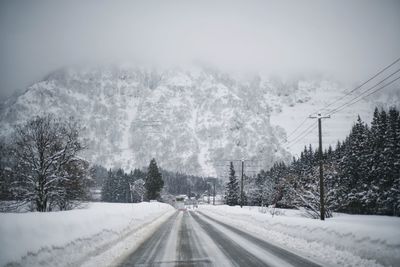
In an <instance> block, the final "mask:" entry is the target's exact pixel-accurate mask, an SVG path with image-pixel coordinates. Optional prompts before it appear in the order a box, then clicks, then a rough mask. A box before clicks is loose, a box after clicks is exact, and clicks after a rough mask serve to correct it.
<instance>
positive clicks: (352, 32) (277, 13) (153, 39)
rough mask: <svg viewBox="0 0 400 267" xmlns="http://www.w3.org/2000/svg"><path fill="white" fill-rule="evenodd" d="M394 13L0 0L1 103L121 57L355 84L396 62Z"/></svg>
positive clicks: (303, 4)
mask: <svg viewBox="0 0 400 267" xmlns="http://www.w3.org/2000/svg"><path fill="white" fill-rule="evenodd" d="M399 14H400V2H399V1H396V0H384V1H373V0H352V1H314V0H306V1H295V0H289V1H288V0H284V1H268V0H267V1H264V0H251V1H235V0H234V1H226V0H222V1H207V0H206V1H178V0H170V1H159V0H149V1H117V2H115V1H104V0H96V1H94V0H84V1H51V0H38V1H34V2H31V1H1V2H0V58H1V59H2V60H1V61H0V98H2V99H4V98H6V97H8V96H10V95H11V94H12V92H14V91H15V90H18V89H19V90H20V91H23V90H24V89H25V88H26V87H27V86H29V85H31V84H33V83H34V82H37V81H40V80H41V79H43V77H44V76H45V75H47V74H48V73H50V72H52V71H54V70H55V69H58V68H60V67H64V66H70V65H73V64H81V63H88V62H92V63H93V62H96V63H99V62H101V63H104V62H109V61H112V62H114V61H117V62H120V61H123V60H127V61H132V60H134V61H135V62H138V61H140V62H146V63H151V64H155V65H168V66H171V65H172V66H174V65H178V66H181V65H183V64H191V63H192V62H193V61H201V62H206V63H208V64H211V65H214V66H216V67H218V68H220V69H223V70H236V71H239V72H247V71H255V72H267V73H269V74H272V73H273V74H278V75H280V76H283V77H290V76H292V75H294V74H308V73H310V72H311V73H320V74H323V75H332V76H334V78H335V80H340V81H343V80H346V81H350V82H359V81H362V80H364V79H366V78H368V77H369V76H371V75H372V74H373V73H374V72H375V71H376V70H377V69H379V68H382V67H383V66H385V65H386V64H388V62H391V61H392V60H393V59H394V58H396V57H398V54H399V50H400V47H399V44H400V31H398V28H399V25H400V16H399Z"/></svg>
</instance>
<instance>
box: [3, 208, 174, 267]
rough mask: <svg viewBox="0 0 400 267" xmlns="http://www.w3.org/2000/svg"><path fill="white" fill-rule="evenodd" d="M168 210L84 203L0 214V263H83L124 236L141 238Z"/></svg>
mask: <svg viewBox="0 0 400 267" xmlns="http://www.w3.org/2000/svg"><path fill="white" fill-rule="evenodd" d="M174 210H175V209H174V208H173V207H171V206H170V205H167V204H163V203H138V204H120V203H90V204H88V208H87V209H80V210H71V211H62V212H48V213H39V212H31V213H20V214H17V213H0V222H1V223H0V266H3V265H6V264H8V263H16V265H18V266H20V265H22V266H68V265H69V266H71V265H72V266H78V265H83V264H84V263H85V262H86V261H88V260H89V259H92V258H94V257H97V256H98V255H99V254H101V253H103V252H105V251H107V250H109V249H111V248H112V247H113V246H114V245H115V244H117V243H118V242H121V241H123V240H124V239H125V238H126V237H127V236H134V240H133V242H135V241H136V243H140V242H142V241H143V240H144V239H145V235H146V232H148V231H145V229H146V228H148V227H150V228H151V227H156V226H157V224H158V225H159V224H160V223H161V222H162V221H164V220H165V219H166V218H167V217H168V216H169V215H171V214H172V213H173V212H174ZM145 226H147V227H145ZM130 242H132V238H131V239H130ZM134 245H135V243H133V244H132V243H131V246H134ZM118 256H120V255H117V254H114V255H112V256H111V257H108V258H106V259H104V258H103V260H105V261H110V262H112V261H113V260H114V259H113V257H118ZM103 263H104V264H107V262H104V261H103Z"/></svg>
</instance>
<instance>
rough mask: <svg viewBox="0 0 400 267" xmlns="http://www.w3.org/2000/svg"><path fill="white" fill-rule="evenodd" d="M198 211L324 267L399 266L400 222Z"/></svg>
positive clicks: (357, 217)
mask: <svg viewBox="0 0 400 267" xmlns="http://www.w3.org/2000/svg"><path fill="white" fill-rule="evenodd" d="M198 211H200V212H204V214H206V215H208V216H211V217H213V218H215V219H217V220H219V221H222V222H225V223H227V224H229V225H232V226H236V227H238V228H240V229H242V230H246V231H248V232H249V233H252V234H254V235H256V236H258V237H261V238H263V239H265V240H267V241H269V242H272V243H274V244H276V245H278V246H281V247H283V248H287V249H289V250H291V251H295V252H297V253H298V254H300V255H305V256H310V257H312V258H314V259H315V260H316V261H319V262H321V263H324V264H329V265H333V266H381V265H383V266H400V218H396V217H388V216H368V215H347V214H340V213H339V214H334V215H335V216H334V217H333V218H329V219H327V220H326V221H324V222H322V221H320V220H313V219H309V218H305V217H302V215H301V212H300V211H296V210H282V209H279V210H277V211H278V212H279V213H280V214H279V215H275V216H272V215H271V214H270V213H269V211H267V212H266V213H263V212H261V211H262V210H260V208H259V207H243V208H242V209H241V208H240V207H238V206H237V207H229V206H211V205H201V206H199V209H198ZM264 211H265V210H264Z"/></svg>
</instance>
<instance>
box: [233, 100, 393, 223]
mask: <svg viewBox="0 0 400 267" xmlns="http://www.w3.org/2000/svg"><path fill="white" fill-rule="evenodd" d="M322 158H323V168H324V187H325V192H326V194H325V205H326V216H327V217H330V216H331V215H332V212H334V211H337V212H345V213H351V214H379V215H392V216H399V215H400V116H399V110H398V109H397V108H395V107H392V108H390V109H389V110H388V111H386V110H384V109H378V108H376V109H375V111H374V115H373V120H372V122H371V124H370V125H368V124H366V123H365V122H363V121H362V120H361V118H360V117H358V119H357V121H356V122H355V123H354V125H353V127H352V129H351V131H350V134H349V135H348V136H347V137H346V138H345V140H344V141H339V142H338V143H337V145H336V147H335V148H332V147H329V148H328V149H327V150H325V151H324V152H323V155H322ZM319 159H320V156H319V153H318V151H317V150H315V149H314V148H313V147H312V146H311V145H309V146H308V147H305V148H304V151H303V152H302V153H301V154H300V157H299V158H294V159H293V160H292V162H291V163H290V164H285V163H282V162H280V163H275V164H274V166H273V167H272V168H271V169H270V170H268V171H264V170H262V171H260V173H258V174H257V175H256V176H255V177H246V178H247V179H246V180H245V181H246V183H245V186H244V191H245V194H246V197H245V201H246V204H248V205H276V206H278V207H287V208H302V209H304V210H305V211H306V213H307V214H308V215H309V216H310V217H315V218H318V217H319V205H320V204H319V178H318V177H319V169H318V168H319V165H318V164H319ZM232 168H233V166H232ZM231 173H232V172H231ZM230 176H232V179H231V178H230V181H229V183H228V185H227V191H226V195H227V196H231V195H234V196H235V197H234V200H233V201H231V200H230V198H228V197H227V204H230V205H235V204H237V203H239V202H238V201H239V198H236V196H239V193H238V190H239V189H238V188H239V187H238V186H236V185H235V186H233V187H232V184H234V183H235V182H234V180H235V179H236V177H235V175H234V174H233V175H230ZM231 180H233V182H232V181H231ZM232 188H233V189H232ZM232 190H236V192H237V193H232ZM235 198H236V200H235Z"/></svg>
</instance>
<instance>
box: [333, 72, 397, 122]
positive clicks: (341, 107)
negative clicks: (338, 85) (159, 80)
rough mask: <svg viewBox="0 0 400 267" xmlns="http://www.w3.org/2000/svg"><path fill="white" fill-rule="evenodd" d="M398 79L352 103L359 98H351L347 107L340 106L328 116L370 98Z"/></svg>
mask: <svg viewBox="0 0 400 267" xmlns="http://www.w3.org/2000/svg"><path fill="white" fill-rule="evenodd" d="M399 79H400V76H399V77H397V78H396V79H394V80H392V81H390V82H388V83H387V84H385V85H383V86H381V87H379V88H378V89H376V90H374V91H372V92H370V93H369V94H367V95H364V96H361V98H360V99H358V100H356V101H354V100H355V99H357V98H359V97H360V96H358V97H355V98H353V99H352V100H351V101H349V102H348V103H347V105H342V106H340V107H338V108H336V109H335V110H332V111H331V112H330V113H329V114H330V115H332V114H335V113H337V112H339V111H341V110H343V109H345V108H347V107H349V106H352V105H354V104H355V103H358V102H360V101H361V100H363V99H364V98H366V97H368V96H370V95H372V94H374V93H376V92H378V91H380V90H382V89H384V88H385V87H387V86H389V85H391V84H392V83H394V82H395V81H397V80H399ZM352 101H354V102H352ZM351 102H352V103H351Z"/></svg>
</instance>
